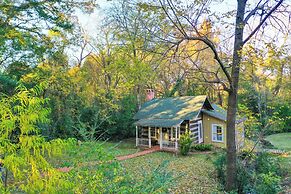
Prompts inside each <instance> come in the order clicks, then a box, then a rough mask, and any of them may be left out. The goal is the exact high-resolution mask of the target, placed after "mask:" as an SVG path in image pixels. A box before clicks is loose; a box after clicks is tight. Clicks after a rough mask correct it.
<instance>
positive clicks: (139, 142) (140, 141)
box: [137, 138, 149, 146]
mask: <svg viewBox="0 0 291 194" xmlns="http://www.w3.org/2000/svg"><path fill="white" fill-rule="evenodd" d="M137 145H138V146H149V139H146V138H138V139H137Z"/></svg>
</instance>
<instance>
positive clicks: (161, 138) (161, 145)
mask: <svg viewBox="0 0 291 194" xmlns="http://www.w3.org/2000/svg"><path fill="white" fill-rule="evenodd" d="M162 148H163V128H162V127H161V128H160V149H162Z"/></svg>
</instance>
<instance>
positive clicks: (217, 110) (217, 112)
mask: <svg viewBox="0 0 291 194" xmlns="http://www.w3.org/2000/svg"><path fill="white" fill-rule="evenodd" d="M211 106H212V107H213V109H214V110H207V109H202V112H203V113H205V114H207V115H209V116H212V117H214V118H217V119H220V120H223V121H226V115H227V114H226V110H224V109H223V108H222V107H221V106H218V105H216V104H211Z"/></svg>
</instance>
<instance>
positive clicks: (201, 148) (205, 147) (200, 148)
mask: <svg viewBox="0 0 291 194" xmlns="http://www.w3.org/2000/svg"><path fill="white" fill-rule="evenodd" d="M212 146H213V145H212V144H195V145H192V146H191V150H197V151H210V150H211V149H212Z"/></svg>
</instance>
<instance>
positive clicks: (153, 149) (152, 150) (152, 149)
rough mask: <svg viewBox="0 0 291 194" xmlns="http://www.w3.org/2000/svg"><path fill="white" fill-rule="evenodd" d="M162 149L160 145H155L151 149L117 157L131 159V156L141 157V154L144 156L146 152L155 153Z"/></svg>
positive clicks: (118, 158)
mask: <svg viewBox="0 0 291 194" xmlns="http://www.w3.org/2000/svg"><path fill="white" fill-rule="evenodd" d="M159 150H160V146H153V147H152V148H149V149H146V150H143V151H141V152H137V153H134V154H129V155H126V156H117V157H116V159H117V160H119V161H120V160H127V159H131V158H136V157H139V156H143V155H146V154H150V153H153V152H157V151H159Z"/></svg>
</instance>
